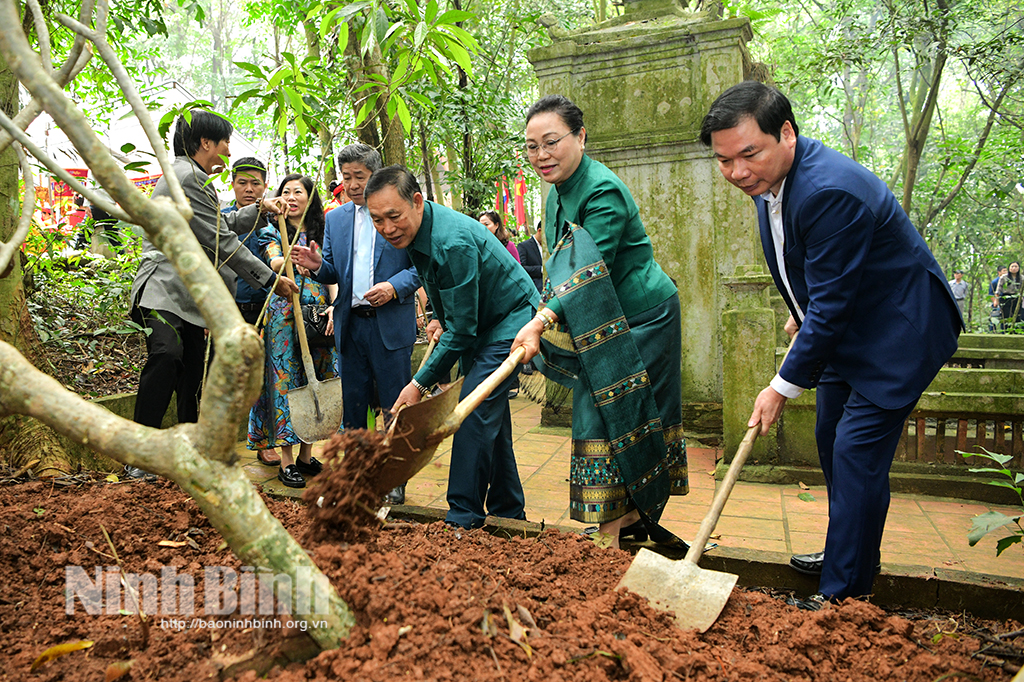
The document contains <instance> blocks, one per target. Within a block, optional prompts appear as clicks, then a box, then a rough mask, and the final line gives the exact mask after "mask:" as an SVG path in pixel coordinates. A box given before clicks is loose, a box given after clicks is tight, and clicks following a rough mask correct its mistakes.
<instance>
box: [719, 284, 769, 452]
mask: <svg viewBox="0 0 1024 682" xmlns="http://www.w3.org/2000/svg"><path fill="white" fill-rule="evenodd" d="M723 284H724V285H725V287H726V288H727V289H728V290H729V298H730V299H731V300H730V307H729V309H728V310H726V311H725V312H723V313H722V354H723V357H722V379H723V386H722V392H723V400H722V422H723V431H724V447H725V457H726V459H729V460H731V459H732V457H733V455H735V454H736V448H738V447H739V445H740V441H741V440H743V436H744V435H745V434H746V432H747V420H748V419H749V418H750V412H751V410H752V409H753V407H754V400H755V399H756V398H757V394H758V393H760V392H761V389H763V388H764V387H765V386H767V385H768V382H770V381H771V380H772V377H773V376H775V311H774V310H772V309H771V307H770V305H769V299H768V288H769V287H770V286H771V284H772V278H771V275H767V274H764V272H763V270H762V268H761V266H760V265H752V266H745V267H744V266H741V267H740V268H738V269H737V273H736V276H734V277H729V278H726V279H724V280H723ZM777 433H778V432H777V429H776V428H774V427H773V428H772V430H771V432H769V434H768V435H767V436H760V437H759V438H758V439H757V440H756V441H755V442H754V448H753V450H751V453H750V461H751V462H758V463H761V464H768V463H775V462H776V461H777V459H778V443H777V440H776V438H777Z"/></svg>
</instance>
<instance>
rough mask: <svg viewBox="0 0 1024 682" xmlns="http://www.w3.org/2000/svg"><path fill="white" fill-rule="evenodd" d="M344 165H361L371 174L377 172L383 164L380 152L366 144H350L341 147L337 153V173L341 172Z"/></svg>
mask: <svg viewBox="0 0 1024 682" xmlns="http://www.w3.org/2000/svg"><path fill="white" fill-rule="evenodd" d="M346 163H361V164H363V165H364V166H366V169H367V170H369V171H370V172H371V173H375V172H376V171H379V170H380V169H381V167H382V166H383V165H384V162H383V161H382V160H381V158H380V152H378V151H377V150H376V149H374V148H373V147H371V146H370V145H368V144H363V143H362V142H356V143H355V144H350V145H348V146H347V147H342V148H341V151H340V152H338V172H339V173H340V172H341V167H342V166H344V165H345V164H346Z"/></svg>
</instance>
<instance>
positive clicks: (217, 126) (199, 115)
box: [172, 109, 234, 158]
mask: <svg viewBox="0 0 1024 682" xmlns="http://www.w3.org/2000/svg"><path fill="white" fill-rule="evenodd" d="M189 117H190V118H191V119H192V122H191V123H189V122H188V121H186V120H185V117H184V116H179V117H178V124H177V125H176V126H174V137H173V139H172V141H173V143H174V155H175V156H188V157H189V158H191V157H193V156H195V154H196V152H198V151H199V145H200V143H201V142H202V140H203V139H204V138H205V139H207V140H212V141H214V142H220V141H221V140H227V139H230V138H231V133H232V131H233V130H234V127H233V126H232V125H231V121H229V120H227V119H226V118H224V117H223V116H218V115H217V114H215V113H213V112H212V111H203V110H202V109H193V110H192V112H191V113H190V114H189Z"/></svg>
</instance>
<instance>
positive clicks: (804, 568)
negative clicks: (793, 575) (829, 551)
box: [789, 551, 882, 575]
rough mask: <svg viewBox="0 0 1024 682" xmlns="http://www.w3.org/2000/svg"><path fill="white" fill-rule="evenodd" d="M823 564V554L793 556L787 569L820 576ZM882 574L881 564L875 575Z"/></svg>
mask: <svg viewBox="0 0 1024 682" xmlns="http://www.w3.org/2000/svg"><path fill="white" fill-rule="evenodd" d="M824 563H825V552H824V551H822V552H812V553H811V554H794V555H793V556H791V557H790V558H789V567H790V568H792V569H793V570H794V571H796V572H797V573H803V574H804V575H821V567H822V565H823V564H824ZM881 572H882V564H881V563H879V564H878V565H877V566H875V573H876V574H878V573H881Z"/></svg>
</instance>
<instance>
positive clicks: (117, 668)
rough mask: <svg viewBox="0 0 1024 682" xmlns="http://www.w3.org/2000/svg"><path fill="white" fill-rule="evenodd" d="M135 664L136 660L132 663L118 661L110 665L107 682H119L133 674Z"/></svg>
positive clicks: (131, 661)
mask: <svg viewBox="0 0 1024 682" xmlns="http://www.w3.org/2000/svg"><path fill="white" fill-rule="evenodd" d="M133 663H135V659H132V660H130V661H117V662H115V663H111V664H110V665H108V666H107V676H106V677H107V679H106V682H114V680H119V679H121V678H122V677H124V676H125V675H127V674H128V673H129V672H131V669H132V664H133Z"/></svg>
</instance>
